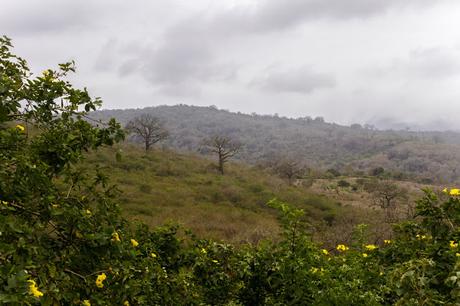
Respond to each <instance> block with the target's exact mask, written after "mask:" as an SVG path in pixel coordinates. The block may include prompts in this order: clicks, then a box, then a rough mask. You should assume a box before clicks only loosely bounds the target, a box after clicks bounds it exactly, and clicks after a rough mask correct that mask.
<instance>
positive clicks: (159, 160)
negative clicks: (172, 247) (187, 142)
mask: <svg viewBox="0 0 460 306" xmlns="http://www.w3.org/2000/svg"><path fill="white" fill-rule="evenodd" d="M118 149H120V150H122V154H121V155H122V158H121V160H118V161H117V159H116V158H115V154H116V151H117V150H118ZM95 165H100V166H101V167H102V168H105V169H106V173H109V175H110V177H111V182H112V183H115V184H116V185H117V186H118V188H119V189H120V190H121V191H122V193H121V197H120V200H121V201H120V204H121V207H122V210H123V213H124V214H125V216H126V217H128V218H129V219H131V220H140V221H143V222H144V223H146V224H148V225H149V226H156V225H160V224H164V223H167V222H177V223H179V224H182V225H184V226H185V227H186V228H190V229H192V230H193V232H194V233H195V234H197V235H198V236H202V237H212V238H217V239H222V240H226V241H230V242H236V243H240V242H257V241H259V240H260V239H262V238H266V237H273V236H275V235H276V233H277V232H278V230H279V226H278V222H277V220H276V217H277V216H276V213H275V211H274V210H272V209H271V208H269V207H268V206H267V205H266V203H267V202H268V201H269V200H271V199H273V198H275V197H276V198H278V199H279V200H282V201H286V202H288V203H290V204H292V205H296V206H298V207H302V208H304V209H305V211H306V212H307V215H308V216H309V217H310V218H311V219H314V220H325V221H329V222H330V221H331V220H333V219H334V218H335V217H336V216H337V214H339V211H340V210H341V209H342V207H341V206H340V205H339V204H338V202H337V201H335V200H331V199H329V198H327V197H325V196H321V195H315V194H313V193H311V192H309V191H308V190H307V189H305V188H299V187H295V186H291V185H289V184H288V183H287V182H285V181H284V180H282V179H280V178H277V177H275V176H273V175H270V174H268V173H266V172H264V171H262V170H260V169H256V168H252V167H249V166H245V165H239V164H229V165H228V168H227V169H228V170H227V173H226V175H224V176H222V175H220V174H219V173H218V172H217V171H216V170H215V168H214V163H213V161H211V160H207V159H203V158H200V157H197V156H191V155H182V154H178V153H175V152H172V151H162V150H153V151H150V152H148V153H147V154H146V153H145V152H144V151H142V150H141V149H140V148H138V147H134V146H129V145H123V146H121V147H118V148H108V149H103V150H99V151H97V152H94V153H91V154H90V155H88V157H87V159H86V161H85V163H84V167H88V168H94V167H95Z"/></svg>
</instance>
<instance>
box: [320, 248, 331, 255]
mask: <svg viewBox="0 0 460 306" xmlns="http://www.w3.org/2000/svg"><path fill="white" fill-rule="evenodd" d="M321 252H323V254H324V255H329V252H328V251H327V250H326V249H322V250H321Z"/></svg>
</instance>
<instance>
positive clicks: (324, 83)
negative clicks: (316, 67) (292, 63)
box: [252, 67, 336, 94]
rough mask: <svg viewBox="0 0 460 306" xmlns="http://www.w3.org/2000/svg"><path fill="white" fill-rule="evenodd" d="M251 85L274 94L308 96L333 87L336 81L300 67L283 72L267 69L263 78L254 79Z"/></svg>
mask: <svg viewBox="0 0 460 306" xmlns="http://www.w3.org/2000/svg"><path fill="white" fill-rule="evenodd" d="M252 85H254V86H257V87H259V88H261V89H264V90H268V91H274V92H293V93H300V94H309V93H311V92H313V91H314V90H318V89H321V88H332V87H335V86H336V80H335V79H334V77H333V76H331V75H327V74H321V73H316V72H314V71H312V70H311V69H310V68H309V67H301V68H297V69H291V70H284V71H273V69H269V70H268V71H267V73H265V75H264V76H262V77H260V78H256V79H255V80H254V81H253V82H252Z"/></svg>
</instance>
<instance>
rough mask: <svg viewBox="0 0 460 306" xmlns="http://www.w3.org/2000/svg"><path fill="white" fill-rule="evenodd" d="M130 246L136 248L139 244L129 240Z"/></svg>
mask: <svg viewBox="0 0 460 306" xmlns="http://www.w3.org/2000/svg"><path fill="white" fill-rule="evenodd" d="M131 245H132V246H133V247H137V246H138V245H139V242H137V241H136V240H134V239H131Z"/></svg>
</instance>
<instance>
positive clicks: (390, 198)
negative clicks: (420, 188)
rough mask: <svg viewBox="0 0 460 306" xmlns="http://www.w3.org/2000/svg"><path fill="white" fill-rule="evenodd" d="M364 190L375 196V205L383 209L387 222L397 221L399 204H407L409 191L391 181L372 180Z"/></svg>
mask: <svg viewBox="0 0 460 306" xmlns="http://www.w3.org/2000/svg"><path fill="white" fill-rule="evenodd" d="M364 189H365V190H366V191H367V192H369V193H371V194H372V195H373V198H374V204H375V205H377V206H379V207H380V208H382V209H383V211H384V212H385V217H386V221H387V222H394V221H395V220H396V219H397V217H398V216H397V210H398V206H397V204H398V202H399V201H402V202H407V190H406V189H405V188H402V187H399V186H398V185H396V184H394V183H391V182H389V181H382V180H371V181H369V182H368V183H366V184H365V185H364Z"/></svg>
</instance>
